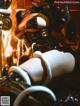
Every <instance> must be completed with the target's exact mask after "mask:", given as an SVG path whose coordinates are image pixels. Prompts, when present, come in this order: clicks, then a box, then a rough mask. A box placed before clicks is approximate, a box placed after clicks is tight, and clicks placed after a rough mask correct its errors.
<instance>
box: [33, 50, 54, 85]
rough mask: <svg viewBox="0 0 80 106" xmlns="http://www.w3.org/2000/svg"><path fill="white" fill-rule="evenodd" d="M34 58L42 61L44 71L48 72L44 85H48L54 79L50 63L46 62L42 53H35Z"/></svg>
mask: <svg viewBox="0 0 80 106" xmlns="http://www.w3.org/2000/svg"><path fill="white" fill-rule="evenodd" d="M33 56H34V57H38V58H40V59H41V62H42V65H43V68H44V71H47V76H46V79H45V82H44V84H46V83H48V82H49V81H50V80H51V79H52V72H51V67H50V65H49V63H48V61H47V60H46V58H45V57H44V56H43V55H42V53H41V52H40V51H38V52H34V54H33Z"/></svg>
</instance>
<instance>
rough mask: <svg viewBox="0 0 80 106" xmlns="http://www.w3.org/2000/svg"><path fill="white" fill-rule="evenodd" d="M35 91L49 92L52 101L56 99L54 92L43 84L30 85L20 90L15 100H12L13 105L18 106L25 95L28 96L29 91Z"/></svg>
mask: <svg viewBox="0 0 80 106" xmlns="http://www.w3.org/2000/svg"><path fill="white" fill-rule="evenodd" d="M35 92H45V93H47V94H49V95H50V96H51V97H52V99H53V100H54V101H57V99H56V96H55V94H54V93H53V92H52V91H51V90H50V89H49V88H47V87H44V86H31V87H29V88H27V89H25V90H24V91H22V92H21V93H20V94H19V95H18V96H17V98H16V100H15V101H14V104H13V106H20V103H21V101H22V100H23V98H24V97H25V96H28V95H30V94H31V93H35Z"/></svg>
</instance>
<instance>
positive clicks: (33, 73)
mask: <svg viewBox="0 0 80 106" xmlns="http://www.w3.org/2000/svg"><path fill="white" fill-rule="evenodd" d="M33 55H34V58H31V59H29V60H28V61H26V62H25V63H23V64H21V65H20V67H21V68H22V69H24V70H25V71H26V72H28V74H29V75H30V77H31V78H32V79H33V81H34V82H37V81H41V80H42V77H43V73H44V71H46V70H44V69H45V68H44V67H43V65H42V62H44V63H45V65H44V66H45V67H46V69H47V74H49V75H47V79H46V80H49V79H50V77H51V78H52V77H56V76H59V75H62V74H64V73H70V72H72V70H73V69H74V66H75V59H74V57H73V55H72V54H71V53H64V52H60V51H58V50H51V51H48V52H45V53H41V52H40V51H36V52H35V53H34V54H33ZM48 71H49V72H48ZM51 74H52V76H51Z"/></svg>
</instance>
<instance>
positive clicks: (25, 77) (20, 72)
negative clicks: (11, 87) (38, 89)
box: [9, 66, 31, 85]
mask: <svg viewBox="0 0 80 106" xmlns="http://www.w3.org/2000/svg"><path fill="white" fill-rule="evenodd" d="M11 72H16V73H18V74H19V75H21V76H22V78H23V79H24V80H25V82H26V84H28V85H31V80H30V78H29V76H28V74H27V73H26V72H25V71H24V70H22V69H21V68H20V67H17V66H12V67H11V68H10V69H9V73H11Z"/></svg>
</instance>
